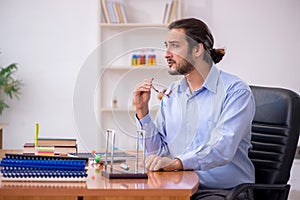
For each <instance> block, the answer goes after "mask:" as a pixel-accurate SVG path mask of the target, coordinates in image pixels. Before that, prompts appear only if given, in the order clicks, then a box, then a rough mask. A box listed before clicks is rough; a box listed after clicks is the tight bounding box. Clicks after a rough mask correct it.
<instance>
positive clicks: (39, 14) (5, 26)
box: [0, 0, 99, 148]
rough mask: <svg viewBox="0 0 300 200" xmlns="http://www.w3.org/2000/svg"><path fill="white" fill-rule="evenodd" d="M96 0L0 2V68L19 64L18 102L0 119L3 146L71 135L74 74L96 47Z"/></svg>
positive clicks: (19, 145) (72, 128)
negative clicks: (36, 133)
mask: <svg viewBox="0 0 300 200" xmlns="http://www.w3.org/2000/svg"><path fill="white" fill-rule="evenodd" d="M98 16H99V5H98V1H97V0H76V1H74V0H45V1H39V0H26V1H18V0H0V30H1V31H0V51H1V54H0V64H1V66H6V65H8V64H10V63H12V62H17V63H19V68H20V69H19V71H18V73H17V76H18V78H20V79H21V80H22V81H23V82H24V86H23V88H22V95H21V96H20V100H19V101H10V105H11V108H10V109H7V110H5V112H4V113H3V115H2V116H1V118H0V121H1V122H6V123H8V126H7V127H5V129H4V148H22V147H23V144H24V143H25V142H30V141H33V139H34V131H35V123H36V122H39V123H40V135H41V136H57V137H77V132H76V126H75V122H74V117H73V90H74V85H75V81H76V78H77V76H78V73H79V70H80V69H81V66H82V64H83V63H84V61H85V59H86V58H87V56H88V55H89V54H90V52H91V51H92V50H93V49H94V48H96V46H97V45H98V41H99V39H98V33H99V31H98Z"/></svg>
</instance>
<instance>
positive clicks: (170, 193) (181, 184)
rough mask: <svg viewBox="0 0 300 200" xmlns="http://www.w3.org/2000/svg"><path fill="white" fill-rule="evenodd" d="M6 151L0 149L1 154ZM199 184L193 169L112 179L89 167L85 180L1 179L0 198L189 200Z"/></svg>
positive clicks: (36, 199)
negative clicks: (40, 180)
mask: <svg viewBox="0 0 300 200" xmlns="http://www.w3.org/2000/svg"><path fill="white" fill-rule="evenodd" d="M4 153H5V151H3V150H2V151H1V150H0V156H1V157H3V155H4ZM13 153H16V152H13ZM198 183H199V178H198V175H197V174H196V173H195V172H193V171H181V172H149V173H148V179H131V180H125V179H123V180H121V179H113V180H110V179H107V178H105V177H103V176H101V170H99V169H97V168H92V167H89V170H88V178H87V181H86V183H68V182H67V183H51V182H31V183H30V182H28V183H24V182H23V183H16V182H15V183H9V182H0V200H4V199H5V200H7V199H10V200H12V199H22V200H27V199H28V200H29V199H34V200H38V199H45V200H46V199H47V200H48V199H49V200H50V199H51V200H60V199H67V200H75V199H79V200H83V199H84V200H92V199H93V200H129V199H133V200H154V199H155V200H171V199H173V200H189V199H190V196H191V195H192V194H193V193H194V192H195V191H196V190H197V189H198Z"/></svg>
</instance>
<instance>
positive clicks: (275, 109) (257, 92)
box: [249, 86, 300, 184]
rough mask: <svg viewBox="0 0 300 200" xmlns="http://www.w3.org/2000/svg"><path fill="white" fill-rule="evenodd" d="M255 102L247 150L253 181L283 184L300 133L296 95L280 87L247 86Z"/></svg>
mask: <svg viewBox="0 0 300 200" xmlns="http://www.w3.org/2000/svg"><path fill="white" fill-rule="evenodd" d="M251 90H252V92H253V94H254V98H255V103H256V113H255V116H254V120H253V123H252V139H251V140H252V145H253V148H252V150H251V151H250V153H249V157H250V158H251V160H252V162H253V164H254V166H255V174H256V175H255V176H256V183H264V184H278V183H279V184H286V183H287V182H288V180H289V177H290V170H291V166H292V163H293V159H294V156H295V151H296V148H297V144H298V138H299V133H300V97H299V95H298V94H297V93H295V92H293V91H291V90H288V89H283V88H270V87H259V86H251Z"/></svg>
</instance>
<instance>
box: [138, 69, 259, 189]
mask: <svg viewBox="0 0 300 200" xmlns="http://www.w3.org/2000/svg"><path fill="white" fill-rule="evenodd" d="M169 90H170V91H172V93H171V95H170V97H169V98H168V97H167V96H164V97H163V99H162V101H161V106H160V109H159V110H158V113H157V116H156V119H155V122H153V121H152V119H151V116H150V115H149V114H148V115H146V116H145V117H144V118H143V119H140V120H138V125H139V126H140V128H142V129H144V130H145V131H146V151H147V154H157V155H160V156H169V157H171V158H179V159H180V160H181V162H182V164H183V168H184V170H195V171H196V172H197V173H198V175H199V180H200V185H201V186H202V187H207V188H220V189H224V188H232V187H234V186H236V185H238V184H241V183H253V182H254V179H255V177H254V166H253V164H252V162H251V160H250V159H249V157H248V151H249V149H250V148H251V143H250V139H251V122H252V120H253V117H254V113H255V103H254V98H253V95H252V92H251V90H250V88H249V86H248V85H247V84H246V83H245V82H243V81H242V80H241V79H239V78H238V77H236V76H234V75H231V74H228V73H225V72H223V71H221V70H219V69H218V68H217V67H216V66H215V65H213V66H212V68H211V70H210V72H209V74H208V76H207V78H206V79H205V82H204V84H203V85H202V87H201V88H200V89H199V90H196V91H194V92H193V93H191V91H190V89H189V87H188V84H187V82H186V79H185V78H182V79H181V80H180V81H177V82H175V83H173V84H172V85H171V86H170V88H169Z"/></svg>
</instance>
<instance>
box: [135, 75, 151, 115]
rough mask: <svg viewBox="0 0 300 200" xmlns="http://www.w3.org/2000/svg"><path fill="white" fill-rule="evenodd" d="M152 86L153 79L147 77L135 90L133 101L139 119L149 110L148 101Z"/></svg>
mask: <svg viewBox="0 0 300 200" xmlns="http://www.w3.org/2000/svg"><path fill="white" fill-rule="evenodd" d="M151 87H152V79H150V80H148V79H147V80H144V83H143V84H141V85H140V86H138V87H137V88H136V89H135V90H134V92H133V102H134V105H135V109H136V114H137V117H138V118H139V119H141V118H143V117H144V116H145V115H146V114H147V113H148V112H149V109H148V102H149V100H150V94H151Z"/></svg>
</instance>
